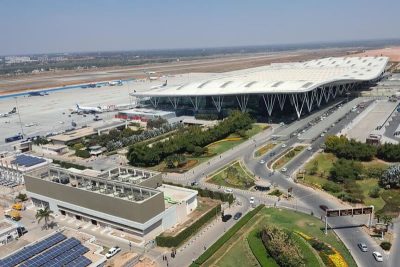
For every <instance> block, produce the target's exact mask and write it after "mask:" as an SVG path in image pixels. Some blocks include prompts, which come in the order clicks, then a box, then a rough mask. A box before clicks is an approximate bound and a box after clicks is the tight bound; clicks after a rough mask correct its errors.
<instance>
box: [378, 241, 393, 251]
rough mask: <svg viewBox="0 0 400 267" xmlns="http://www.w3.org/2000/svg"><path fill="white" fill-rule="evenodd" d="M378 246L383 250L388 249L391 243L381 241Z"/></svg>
mask: <svg viewBox="0 0 400 267" xmlns="http://www.w3.org/2000/svg"><path fill="white" fill-rule="evenodd" d="M380 246H381V248H382V249H384V250H390V248H391V247H392V244H391V243H390V242H387V241H383V242H382V243H381V245H380Z"/></svg>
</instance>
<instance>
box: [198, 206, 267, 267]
mask: <svg viewBox="0 0 400 267" xmlns="http://www.w3.org/2000/svg"><path fill="white" fill-rule="evenodd" d="M262 208H264V205H259V206H258V207H257V208H255V209H254V210H252V211H249V212H248V213H247V214H246V215H245V216H243V217H242V219H240V220H239V221H238V222H237V223H236V224H235V225H233V226H232V228H231V229H229V230H228V231H227V232H226V233H225V234H224V235H223V236H221V237H220V238H219V239H218V240H217V241H216V242H215V243H214V244H212V246H211V247H209V248H208V249H207V250H206V251H205V252H204V253H203V254H201V255H200V257H198V258H197V260H195V261H194V263H192V264H191V265H190V266H191V267H195V266H200V265H202V264H203V263H205V262H206V261H207V260H208V259H209V258H210V257H211V256H212V255H214V253H215V252H217V250H218V249H220V248H221V247H222V246H223V245H224V244H225V243H226V242H228V240H229V239H231V237H232V236H233V235H234V234H236V232H237V231H239V230H240V229H241V228H242V227H243V226H244V225H245V224H246V223H248V221H250V220H251V218H253V217H254V215H256V214H257V213H258V212H259V211H260V210H261V209H262Z"/></svg>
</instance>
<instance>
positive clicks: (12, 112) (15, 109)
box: [0, 107, 17, 118]
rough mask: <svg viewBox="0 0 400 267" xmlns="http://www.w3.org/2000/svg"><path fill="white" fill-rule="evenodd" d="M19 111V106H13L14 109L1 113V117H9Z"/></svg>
mask: <svg viewBox="0 0 400 267" xmlns="http://www.w3.org/2000/svg"><path fill="white" fill-rule="evenodd" d="M15 113H17V108H16V107H13V109H12V110H11V111H9V112H7V113H0V118H5V117H9V116H10V115H12V114H15Z"/></svg>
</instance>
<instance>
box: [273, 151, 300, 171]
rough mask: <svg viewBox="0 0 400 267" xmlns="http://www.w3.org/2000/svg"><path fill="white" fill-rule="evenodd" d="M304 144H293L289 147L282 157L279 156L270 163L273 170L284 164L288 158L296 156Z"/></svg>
mask: <svg viewBox="0 0 400 267" xmlns="http://www.w3.org/2000/svg"><path fill="white" fill-rule="evenodd" d="M305 148H306V147H305V146H295V147H293V148H291V149H290V150H289V151H288V152H286V153H285V155H283V156H282V157H280V158H279V159H278V160H277V161H275V162H274V163H273V164H272V167H273V169H274V170H278V169H280V168H282V167H283V166H285V165H286V164H287V163H288V162H289V161H290V160H292V159H293V158H294V157H296V156H297V155H298V154H299V153H300V152H301V151H303V150H304V149H305Z"/></svg>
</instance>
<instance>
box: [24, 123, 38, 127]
mask: <svg viewBox="0 0 400 267" xmlns="http://www.w3.org/2000/svg"><path fill="white" fill-rule="evenodd" d="M37 125H38V123H36V122H32V123H27V124H25V127H32V126H37Z"/></svg>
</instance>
